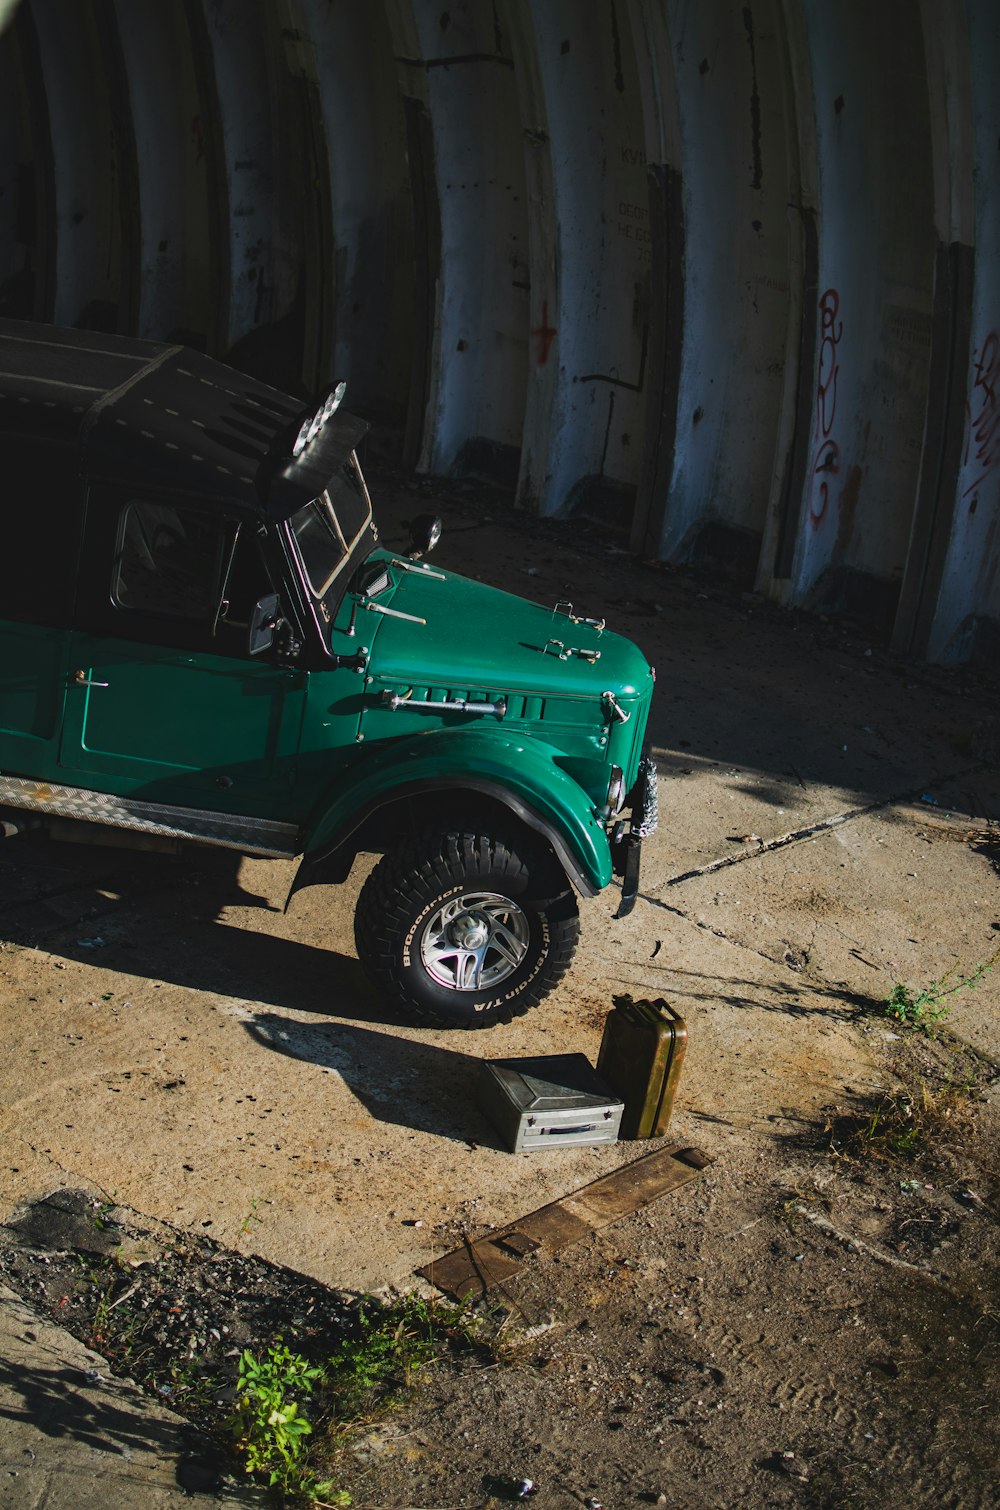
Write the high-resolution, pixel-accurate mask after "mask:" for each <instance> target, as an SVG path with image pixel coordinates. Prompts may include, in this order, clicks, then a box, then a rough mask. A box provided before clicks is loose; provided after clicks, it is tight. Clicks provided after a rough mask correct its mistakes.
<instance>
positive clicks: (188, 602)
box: [59, 492, 308, 821]
mask: <svg viewBox="0 0 1000 1510" xmlns="http://www.w3.org/2000/svg"><path fill="white" fill-rule="evenodd" d="M83 580H84V583H85V588H84V591H85V593H86V601H84V600H83V599H81V605H80V610H79V613H78V622H79V624H80V625H81V627H79V628H77V629H76V630H75V631H74V632H73V634H72V637H71V639H70V644H69V660H68V670H67V687H66V708H65V716H64V719H63V728H62V738H61V742H60V750H59V761H60V766H61V770H62V778H61V779H62V780H63V781H64V782H65V783H66V784H67V785H77V786H82V787H86V788H89V789H91V790H96V791H100V792H109V793H114V794H116V795H120V796H130V797H133V798H140V799H142V800H144V801H149V802H158V803H163V804H167V805H171V806H180V807H185V808H194V809H201V810H208V811H215V812H221V813H240V814H245V815H249V816H255V817H261V818H271V819H276V820H288V821H294V820H295V819H296V816H297V815H296V795H297V794H296V783H295V766H296V754H297V751H298V743H299V730H300V726H301V722H302V712H303V707H304V703H305V688H306V680H307V675H308V674H307V673H306V672H303V671H299V670H296V669H294V668H293V667H289V666H284V665H280V664H278V663H277V661H276V660H275V659H273V658H272V659H270V660H268V659H266V658H263V657H262V658H259V659H251V658H250V656H249V655H248V653H247V626H248V622H249V616H250V610H251V608H252V606H253V604H254V603H255V602H256V601H257V598H258V597H260V596H262V595H263V594H264V593H267V592H270V591H272V590H273V586H272V582H271V579H270V576H269V574H268V571H267V568H266V564H265V560H264V557H263V554H262V552H261V550H260V546H259V542H258V538H257V524H256V521H255V520H254V518H253V517H252V516H249V515H248V516H246V517H244V518H240V517H239V516H238V515H237V514H234V513H233V512H232V511H229V512H225V511H224V510H223V509H222V508H220V507H219V506H213V505H204V506H199V505H197V504H190V503H188V502H186V501H177V500H174V499H171V498H169V497H162V498H158V497H155V496H152V495H150V494H148V493H146V494H143V495H141V496H139V495H126V494H124V493H119V494H117V495H110V494H105V495H104V496H100V495H98V494H96V492H95V494H94V495H92V500H91V507H90V509H89V510H88V523H87V539H86V544H85V550H84V573H83Z"/></svg>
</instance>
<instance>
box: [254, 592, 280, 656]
mask: <svg viewBox="0 0 1000 1510" xmlns="http://www.w3.org/2000/svg"><path fill="white" fill-rule="evenodd" d="M279 606H280V604H279V599H278V594H277V593H276V592H269V593H268V594H267V596H266V597H264V598H259V599H258V600H257V602H256V603H255V604H254V606H253V613H252V614H251V615H250V631H249V634H248V636H247V650H248V652H249V653H250V655H263V653H264V651H265V650H270V648H271V646H272V645H273V644H274V633H275V630H276V629H277V627H278V624H279V623H280V619H279V617H278V608H279Z"/></svg>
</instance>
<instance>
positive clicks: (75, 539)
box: [0, 321, 656, 1026]
mask: <svg viewBox="0 0 1000 1510" xmlns="http://www.w3.org/2000/svg"><path fill="white" fill-rule="evenodd" d="M342 388H343V385H338V387H337V388H336V389H334V390H331V392H330V393H329V394H328V395H326V396H325V397H324V398H323V400H322V401H321V402H320V403H319V405H318V406H316V407H313V406H310V408H309V410H308V412H305V413H304V412H303V406H302V405H301V403H299V402H297V401H296V400H294V399H291V398H288V397H287V396H286V395H284V394H281V393H278V392H276V391H274V390H273V389H271V388H269V387H267V386H266V385H264V384H262V383H259V382H257V381H255V380H254V379H251V378H248V377H246V376H244V375H242V374H240V373H238V372H235V371H232V370H231V369H229V368H227V367H225V366H222V365H221V364H220V363H218V362H215V361H212V360H210V359H208V358H206V357H204V356H200V355H198V354H197V353H194V352H191V351H189V350H186V349H183V348H181V347H178V346H171V345H167V344H157V343H151V342H146V341H136V340H130V339H125V338H119V337H114V336H104V335H94V334H91V333H89V332H83V331H76V330H57V329H53V328H51V327H45V326H40V325H34V324H27V323H22V322H16V321H0V499H2V502H0V519H2V531H3V534H2V549H0V820H2V821H3V825H4V831H5V832H6V833H8V834H10V833H14V832H16V831H18V830H19V829H22V828H26V827H31V826H39V825H43V826H47V827H49V828H50V829H53V830H57V829H58V827H59V825H63V826H64V825H65V822H66V820H73V821H74V822H75V823H76V824H79V825H87V828H86V829H84V828H82V827H81V829H80V830H79V831H80V832H82V833H89V834H90V835H91V836H93V837H95V838H98V839H99V838H100V837H101V835H102V833H103V835H104V836H105V837H109V835H108V825H110V826H112V827H113V828H114V829H116V830H117V831H118V833H117V835H116V838H118V839H120V838H121V834H122V833H123V832H125V833H131V834H133V835H135V836H137V842H141V843H142V844H143V845H146V846H148V844H149V842H150V841H151V840H157V839H158V840H163V841H169V842H170V843H172V844H176V843H177V842H178V841H181V842H192V843H198V844H211V845H224V846H227V847H229V848H231V849H234V850H237V851H241V852H242V853H245V854H249V855H270V856H282V857H286V858H291V857H295V856H298V857H300V863H299V866H298V870H297V872H296V876H295V880H294V883H293V887H292V890H293V891H294V890H296V889H298V888H299V887H302V886H307V885H312V884H315V883H323V884H329V883H335V882H341V881H344V880H346V878H347V877H348V875H349V873H350V871H351V867H352V865H353V863H354V860H355V858H356V857H357V855H358V854H359V853H362V852H375V853H379V854H381V855H382V859H381V860H380V861H379V862H378V864H377V865H376V867H375V869H374V870H373V871H372V873H371V875H370V877H369V879H368V880H367V882H366V883H365V886H364V889H363V891H362V892H361V896H360V899H359V902H358V906H357V910H356V918H355V934H356V940H357V948H358V954H359V955H360V958H361V961H362V963H363V965H364V967H365V969H366V970H367V972H368V974H369V976H370V977H371V979H372V980H373V981H374V982H375V984H376V986H377V987H378V988H379V989H381V990H383V991H385V992H387V993H389V994H390V995H391V996H392V997H393V998H395V999H396V1000H397V1001H399V1002H401V1003H403V1004H405V1006H406V1007H407V1008H408V1009H409V1010H410V1011H412V1012H413V1013H415V1014H417V1015H418V1016H420V1017H421V1018H424V1019H432V1020H436V1021H438V1022H445V1023H450V1024H453V1025H467V1026H475V1025H487V1024H490V1023H495V1022H505V1021H507V1020H508V1019H509V1018H510V1017H511V1016H512V1015H513V1014H515V1013H518V1012H521V1011H524V1010H525V1009H526V1008H527V1007H530V1006H533V1005H534V1004H535V1003H537V1002H538V1001H540V1000H541V998H542V997H543V996H544V995H545V994H546V993H547V992H548V991H549V990H551V988H552V987H553V986H554V985H555V984H556V983H557V981H558V980H559V979H560V978H561V976H562V975H563V974H564V972H565V971H566V969H567V967H568V965H569V963H570V960H571V958H572V955H573V950H574V947H575V945H576V940H577V935H578V917H577V904H576V893H577V892H579V893H581V894H582V895H584V896H593V895H595V894H596V893H597V892H599V891H601V890H602V888H604V887H605V886H607V885H608V883H609V882H610V881H611V878H612V875H613V874H618V875H620V876H621V877H622V901H621V905H620V908H619V912H620V913H624V912H625V911H627V910H628V909H629V908H630V906H631V904H632V902H633V901H634V898H635V894H636V888H637V884H638V865H639V848H640V844H641V840H642V838H643V836H644V835H645V834H648V833H649V832H650V830H651V829H652V828H653V827H654V826H655V822H656V806H655V803H656V777H655V771H654V770H653V767H652V764H651V762H649V761H648V760H644V759H643V756H642V749H643V735H644V732H645V727H646V719H647V715H648V713H649V705H650V699H651V697H652V693H653V672H652V670H651V668H650V666H649V665H648V664H647V662H646V660H645V659H644V658H643V656H642V655H641V653H640V652H639V650H638V649H637V648H636V647H635V646H634V645H633V644H632V643H631V642H630V641H628V640H626V639H623V638H621V637H619V636H618V635H615V634H612V633H610V632H609V631H607V630H606V629H605V628H604V625H603V623H601V622H599V621H595V620H592V619H587V618H582V617H579V616H577V615H576V614H574V613H573V610H572V607H571V606H570V605H569V604H562V605H557V607H556V608H555V609H554V610H553V609H552V608H541V607H538V606H536V605H534V604H532V603H527V602H525V601H523V600H522V599H520V598H517V597H513V596H511V595H510V594H507V593H503V592H500V591H497V590H496V589H494V588H491V587H485V586H483V585H481V584H480V583H477V582H473V581H469V580H467V579H466V578H463V577H461V576H456V575H455V574H454V573H452V572H448V571H438V570H436V569H434V568H433V567H431V566H429V565H428V564H427V561H426V559H425V557H426V554H427V552H428V550H429V548H430V546H431V545H432V544H433V542H434V538H435V536H436V534H437V533H438V532H439V530H440V525H439V523H438V521H436V520H429V519H423V520H421V521H417V525H416V528H415V529H414V530H413V531H412V538H411V541H410V544H409V546H408V547H407V548H406V549H405V550H401V551H399V552H397V553H393V552H392V551H391V550H387V549H385V548H384V547H383V546H382V545H381V543H380V540H379V533H378V527H377V525H376V522H375V520H374V518H373V515H372V506H371V500H370V498H369V495H368V490H367V488H366V486H365V482H364V478H363V477H362V474H361V469H360V466H359V464H358V458H357V449H358V445H359V443H360V441H361V440H362V438H363V436H364V433H365V429H366V426H365V423H364V422H363V421H361V420H359V419H356V418H354V417H352V416H350V415H349V414H347V413H345V412H344V411H343V410H342V409H341V408H340V407H339V400H340V398H341V396H342ZM331 1011H332V1012H335V1011H336V1003H335V1002H331Z"/></svg>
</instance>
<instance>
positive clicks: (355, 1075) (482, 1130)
mask: <svg viewBox="0 0 1000 1510" xmlns="http://www.w3.org/2000/svg"><path fill="white" fill-rule="evenodd" d="M244 1025H245V1027H246V1030H247V1032H248V1033H249V1034H250V1036H251V1038H253V1039H254V1041H255V1042H256V1043H259V1044H261V1045H262V1046H263V1047H264V1048H267V1049H271V1050H272V1051H273V1052H274V1053H277V1054H285V1055H287V1056H288V1057H289V1058H291V1059H302V1060H305V1061H306V1062H307V1063H309V1064H316V1065H319V1066H321V1067H322V1068H323V1069H326V1070H331V1071H333V1072H334V1073H335V1074H337V1075H338V1076H339V1077H340V1078H341V1079H342V1080H343V1082H344V1084H345V1085H346V1086H347V1087H348V1089H349V1090H350V1091H351V1092H352V1094H353V1095H355V1096H356V1097H357V1099H358V1100H359V1101H360V1102H361V1104H362V1105H363V1106H364V1107H365V1108H366V1110H367V1111H369V1112H370V1113H371V1115H372V1116H373V1117H375V1118H376V1119H377V1120H378V1121H379V1122H391V1123H394V1124H395V1125H396V1126H398V1127H409V1128H412V1129H413V1130H414V1131H415V1132H428V1133H434V1134H435V1136H436V1137H439V1138H449V1139H451V1140H452V1141H453V1142H456V1143H464V1144H465V1145H467V1146H469V1147H485V1148H501V1147H502V1145H501V1143H500V1142H499V1140H498V1138H497V1135H496V1133H495V1132H494V1131H493V1129H492V1127H491V1126H490V1124H489V1122H488V1121H487V1120H486V1118H485V1116H484V1115H483V1113H482V1112H481V1111H480V1110H479V1107H478V1105H477V1103H476V1099H475V1089H474V1088H475V1085H476V1081H477V1078H478V1073H479V1065H480V1060H479V1059H478V1058H476V1057H475V1056H473V1055H471V1054H459V1053H458V1052H456V1050H454V1049H443V1048H439V1047H438V1046H437V1045H435V1044H430V1043H426V1042H422V1041H421V1040H419V1039H418V1040H414V1039H409V1038H398V1037H395V1036H391V1035H389V1034H387V1033H378V1032H373V1031H371V1030H370V1029H368V1028H360V1027H354V1026H352V1025H350V1024H348V1023H343V1022H329V1023H321V1024H320V1023H303V1022H296V1021H294V1020H293V1019H291V1018H288V1017H281V1016H279V1015H278V1014H277V1013H274V1012H255V1013H253V1015H252V1016H248V1017H247V1018H246V1019H245V1020H244Z"/></svg>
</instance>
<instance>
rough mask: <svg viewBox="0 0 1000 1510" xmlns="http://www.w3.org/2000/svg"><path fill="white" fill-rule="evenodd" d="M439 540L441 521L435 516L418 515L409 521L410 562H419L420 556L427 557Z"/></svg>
mask: <svg viewBox="0 0 1000 1510" xmlns="http://www.w3.org/2000/svg"><path fill="white" fill-rule="evenodd" d="M440 539H441V520H440V519H439V518H438V516H437V514H419V515H418V516H417V518H416V519H413V520H411V521H410V550H409V557H410V560H411V561H419V559H420V557H421V556H429V555H430V553H431V551H432V550H433V549H434V547H435V545H437V543H438V541H439V540H440Z"/></svg>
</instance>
